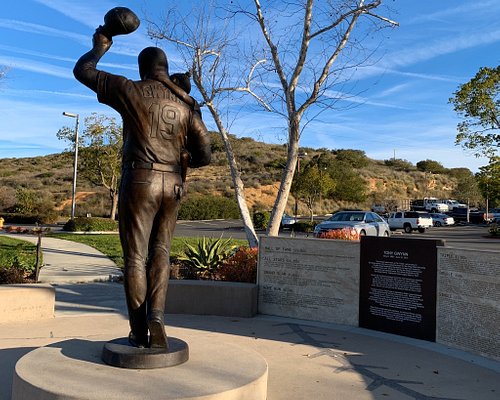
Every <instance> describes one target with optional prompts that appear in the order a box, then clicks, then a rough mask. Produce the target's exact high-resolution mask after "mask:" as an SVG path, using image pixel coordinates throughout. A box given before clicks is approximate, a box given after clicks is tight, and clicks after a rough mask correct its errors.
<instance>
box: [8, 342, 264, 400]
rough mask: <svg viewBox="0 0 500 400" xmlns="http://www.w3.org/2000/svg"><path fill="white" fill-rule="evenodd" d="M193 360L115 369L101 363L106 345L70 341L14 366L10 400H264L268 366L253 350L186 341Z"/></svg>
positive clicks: (36, 351) (215, 343)
mask: <svg viewBox="0 0 500 400" xmlns="http://www.w3.org/2000/svg"><path fill="white" fill-rule="evenodd" d="M185 340H186V341H187V342H188V343H189V348H190V350H189V353H190V354H189V361H187V362H185V363H183V364H180V365H177V366H175V367H169V368H156V369H128V368H116V367H113V366H110V365H107V364H105V363H104V362H103V361H102V360H101V354H102V349H103V345H104V342H102V341H101V342H99V341H96V342H91V341H86V340H78V339H72V340H66V341H63V342H59V343H55V344H52V345H50V346H47V347H41V348H38V349H36V350H33V351H31V352H30V353H28V354H26V355H25V356H24V357H22V358H21V359H20V360H19V361H18V362H17V364H16V369H15V372H14V380H13V384H12V400H46V399H47V400H49V399H50V400H55V399H57V400H61V399H71V400H78V399H82V400H83V399H86V400H98V399H99V400H102V399H107V400H132V399H133V400H137V399H141V400H142V399H175V400H181V399H183V400H188V399H190V400H194V399H200V400H201V399H203V400H208V399H210V400H216V399H220V400H231V399H238V400H265V399H266V396H267V363H266V361H265V360H264V358H263V357H262V356H260V355H259V354H257V353H256V352H254V351H251V350H247V349H245V348H242V347H238V346H234V345H230V344H227V343H220V342H213V341H210V340H213V339H208V340H207V338H206V337H205V338H200V337H186V338H185Z"/></svg>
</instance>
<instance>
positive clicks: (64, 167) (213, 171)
mask: <svg viewBox="0 0 500 400" xmlns="http://www.w3.org/2000/svg"><path fill="white" fill-rule="evenodd" d="M214 135H215V134H214ZM232 143H233V147H234V151H235V154H236V156H237V159H238V161H239V166H240V169H241V172H242V177H243V180H244V182H245V187H246V195H247V201H248V204H249V207H250V208H255V209H261V210H262V209H270V208H272V205H273V203H274V199H275V196H276V193H277V190H278V186H279V180H280V176H281V170H282V168H283V166H284V165H285V161H286V147H285V146H284V145H274V144H266V143H263V142H258V141H255V140H253V139H251V138H239V139H237V138H235V137H232ZM212 147H213V157H212V163H211V165H209V166H208V167H205V168H200V169H192V170H190V171H189V173H188V179H187V182H188V196H189V195H190V194H194V193H201V194H215V195H220V196H227V197H231V196H232V195H233V191H232V188H231V187H232V184H231V176H230V172H229V167H228V165H227V161H226V156H225V152H224V149H223V146H222V142H221V141H220V139H219V138H218V136H213V144H212ZM303 151H305V152H307V157H305V158H304V160H303V161H302V162H303V163H307V161H308V160H310V159H312V158H313V157H314V156H317V155H320V154H322V153H325V152H327V153H335V152H334V151H333V152H332V151H330V150H327V149H312V148H307V149H303ZM366 161H367V163H366V165H365V166H363V167H362V168H354V169H355V173H356V174H357V175H359V177H361V178H362V179H363V181H364V182H365V184H366V193H367V196H366V200H365V201H363V202H362V203H358V204H353V203H348V202H339V201H335V200H333V199H322V201H321V204H318V205H317V207H316V209H315V212H316V213H326V212H332V211H333V210H335V209H338V208H340V207H358V208H370V206H371V204H373V203H374V202H382V201H384V200H387V199H391V200H395V201H403V200H405V199H410V198H419V197H424V196H427V197H430V196H433V197H443V198H445V197H453V191H454V189H455V188H456V184H457V182H456V179H455V178H453V177H451V176H449V175H448V174H430V173H423V172H420V171H417V170H416V169H415V168H414V167H412V168H411V169H409V170H407V171H399V170H396V169H394V168H391V167H388V166H387V165H385V163H384V161H380V160H372V159H367V160H366ZM72 162H73V159H72V154H70V153H61V154H52V155H48V156H43V157H29V158H5V159H1V160H0V211H5V210H6V209H8V208H9V207H12V206H13V205H14V204H15V202H16V189H19V188H24V189H26V190H28V191H34V192H36V194H37V197H38V198H39V199H44V201H46V202H47V203H50V204H53V206H52V208H54V209H55V210H57V211H58V212H60V213H62V214H63V215H64V216H67V215H69V213H70V206H71V204H70V203H71V201H70V199H71V189H72V176H73V175H72V174H73V167H72V165H73V164H72ZM304 165H305V164H304ZM77 182H78V183H77V192H78V197H77V215H85V214H86V213H91V214H93V215H106V214H107V212H108V208H109V202H110V200H109V196H108V194H107V192H106V190H105V189H104V188H101V187H95V186H93V185H92V184H91V183H90V182H88V181H86V180H85V179H84V178H83V177H80V176H79V178H78V181H77ZM294 202H295V200H294V199H293V197H291V198H290V200H289V204H288V211H289V212H291V211H292V209H293V205H294ZM299 213H304V214H306V213H307V210H306V208H305V207H304V205H303V204H301V203H300V202H299Z"/></svg>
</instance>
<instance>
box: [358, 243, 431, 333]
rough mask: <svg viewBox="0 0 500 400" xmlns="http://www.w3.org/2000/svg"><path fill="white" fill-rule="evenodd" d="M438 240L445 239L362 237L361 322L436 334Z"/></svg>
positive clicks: (390, 330) (389, 329) (379, 327)
mask: <svg viewBox="0 0 500 400" xmlns="http://www.w3.org/2000/svg"><path fill="white" fill-rule="evenodd" d="M438 244H441V241H437V240H426V239H403V238H379V237H362V239H361V270H360V299H359V326H360V327H363V328H368V329H374V330H378V331H383V332H388V333H394V334H397V335H402V336H408V337H413V338H417V339H423V340H429V341H435V340H436V275H437V246H438Z"/></svg>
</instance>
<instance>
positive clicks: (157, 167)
mask: <svg viewBox="0 0 500 400" xmlns="http://www.w3.org/2000/svg"><path fill="white" fill-rule="evenodd" d="M124 168H125V169H126V168H130V169H152V170H154V171H160V172H174V173H176V174H180V173H181V166H180V165H172V164H160V163H150V162H141V161H131V162H128V163H125V164H124Z"/></svg>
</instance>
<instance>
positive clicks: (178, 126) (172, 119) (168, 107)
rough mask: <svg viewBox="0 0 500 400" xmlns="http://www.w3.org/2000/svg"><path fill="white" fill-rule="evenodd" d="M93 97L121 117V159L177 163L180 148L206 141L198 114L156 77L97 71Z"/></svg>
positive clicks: (195, 149) (193, 149) (197, 146)
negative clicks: (134, 78) (135, 77)
mask: <svg viewBox="0 0 500 400" xmlns="http://www.w3.org/2000/svg"><path fill="white" fill-rule="evenodd" d="M96 92H97V98H98V100H99V102H100V103H103V104H106V105H108V106H110V107H112V108H113V109H115V110H116V111H118V112H119V113H120V115H121V116H122V119H123V163H124V165H125V164H126V163H128V162H132V161H135V162H147V163H161V164H170V165H179V164H180V154H181V150H182V149H183V148H185V149H186V150H187V151H189V152H190V153H192V154H193V156H194V155H195V154H197V153H198V152H199V149H200V148H202V147H204V146H206V145H207V144H208V143H209V139H208V132H207V129H206V127H205V124H204V123H203V121H202V120H201V118H200V117H199V115H198V114H197V113H195V112H193V111H192V110H191V109H190V108H189V107H188V105H187V104H186V103H184V102H183V101H182V100H180V99H179V98H178V97H177V96H176V95H175V94H174V93H172V92H171V91H170V90H169V89H168V88H167V87H166V86H165V85H164V84H163V83H162V82H159V81H156V80H144V81H132V80H129V79H127V78H125V77H123V76H118V75H113V74H110V73H107V72H104V71H99V73H98V76H97V90H96Z"/></svg>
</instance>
